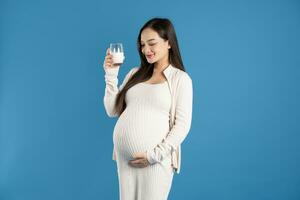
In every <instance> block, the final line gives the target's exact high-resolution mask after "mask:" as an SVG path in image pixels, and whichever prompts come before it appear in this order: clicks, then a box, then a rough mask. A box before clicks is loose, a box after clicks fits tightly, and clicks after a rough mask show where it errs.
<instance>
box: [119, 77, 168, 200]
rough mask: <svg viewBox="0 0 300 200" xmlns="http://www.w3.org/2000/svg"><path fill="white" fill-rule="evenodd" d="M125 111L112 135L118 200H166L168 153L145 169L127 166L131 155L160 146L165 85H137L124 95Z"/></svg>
mask: <svg viewBox="0 0 300 200" xmlns="http://www.w3.org/2000/svg"><path fill="white" fill-rule="evenodd" d="M125 98H126V105H127V107H126V109H125V111H124V112H123V113H122V114H121V116H120V117H119V119H118V121H117V123H116V125H115V128H114V133H113V142H114V146H115V150H116V158H117V159H116V160H117V167H118V178H119V189H120V199H121V200H166V199H167V197H168V194H169V191H170V189H171V184H172V179H173V168H172V166H171V152H170V153H169V154H168V155H167V156H166V157H165V158H164V159H163V160H162V162H159V163H155V164H152V165H149V166H148V167H145V168H136V167H132V166H130V165H129V164H128V161H129V160H132V159H133V155H134V154H135V153H138V152H146V151H147V150H149V149H153V148H154V147H155V146H156V145H157V144H159V143H161V142H162V141H163V139H164V138H165V137H166V135H167V134H168V132H169V119H170V116H169V114H170V107H171V95H170V92H169V89H168V84H167V82H163V83H159V84H149V83H139V84H137V85H135V86H133V87H132V88H130V89H129V90H128V91H127V93H126V97H125Z"/></svg>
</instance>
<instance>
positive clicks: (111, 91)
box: [103, 66, 136, 117]
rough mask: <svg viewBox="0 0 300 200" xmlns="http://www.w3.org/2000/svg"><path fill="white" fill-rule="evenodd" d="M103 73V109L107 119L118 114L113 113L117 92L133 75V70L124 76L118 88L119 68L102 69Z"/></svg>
mask: <svg viewBox="0 0 300 200" xmlns="http://www.w3.org/2000/svg"><path fill="white" fill-rule="evenodd" d="M103 68H104V71H105V75H104V78H105V93H104V98H103V103H104V108H105V111H106V113H107V115H108V116H109V117H117V116H118V114H117V113H116V112H115V101H116V99H117V95H118V93H119V91H121V90H122V88H123V87H124V86H125V84H126V83H127V82H128V80H129V78H130V77H131V75H132V74H133V71H134V69H136V67H135V68H132V69H131V70H130V71H129V72H128V73H127V74H126V76H125V78H124V80H123V82H122V84H121V85H120V87H119V88H118V73H119V69H120V66H117V67H113V68H110V67H103Z"/></svg>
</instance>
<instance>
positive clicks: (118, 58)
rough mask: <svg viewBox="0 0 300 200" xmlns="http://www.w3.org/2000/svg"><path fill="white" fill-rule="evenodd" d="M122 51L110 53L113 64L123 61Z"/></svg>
mask: <svg viewBox="0 0 300 200" xmlns="http://www.w3.org/2000/svg"><path fill="white" fill-rule="evenodd" d="M124 58H125V57H124V52H114V53H112V60H113V64H114V65H116V64H122V63H123V61H124Z"/></svg>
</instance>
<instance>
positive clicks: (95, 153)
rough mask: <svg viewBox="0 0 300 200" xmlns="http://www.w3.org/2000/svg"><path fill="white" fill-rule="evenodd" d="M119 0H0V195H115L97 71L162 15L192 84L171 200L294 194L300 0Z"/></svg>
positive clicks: (298, 157) (130, 61)
mask: <svg viewBox="0 0 300 200" xmlns="http://www.w3.org/2000/svg"><path fill="white" fill-rule="evenodd" d="M116 2H117V1H96V0H94V1H71V0H59V1H58V0H52V1H50V0H49V1H33V0H27V1H14V0H10V1H8V0H6V1H1V3H0V13H1V14H0V17H1V18H0V20H1V25H0V26H1V27H0V44H1V45H0V66H1V67H0V199H1V200H19V199H20V200H21V199H22V200H23V199H24V200H41V199H43V200H48V199H49V200H50V199H51V200H53V199H63V200H68V199H72V200H77V199H78V200H79V199H89V200H92V199H95V200H96V199H118V196H119V194H118V179H117V172H116V165H115V162H114V161H112V160H111V156H112V147H113V146H112V131H113V127H114V124H115V122H116V118H109V117H108V116H107V115H106V113H105V110H104V107H103V95H104V87H105V85H104V83H105V82H104V71H103V68H102V63H103V59H104V54H105V50H106V48H107V47H108V45H109V43H110V42H118V41H120V42H123V43H124V47H125V53H126V60H125V64H124V65H123V66H122V68H121V70H120V74H119V83H120V81H122V80H123V78H124V76H125V74H126V73H127V72H128V71H129V70H130V69H131V68H132V67H134V66H138V65H139V57H138V53H137V50H136V38H137V35H138V31H139V29H140V28H141V26H142V25H143V24H144V23H145V22H146V21H147V20H148V19H150V18H152V17H156V16H158V17H168V18H170V19H171V20H172V21H173V23H174V26H175V29H176V32H177V36H178V40H179V45H180V49H181V53H182V57H183V61H184V64H185V67H186V69H187V72H188V73H189V74H190V76H191V77H192V79H193V83H194V110H193V122H192V128H191V131H190V133H189V135H188V137H187V138H186V140H185V141H184V143H183V145H182V152H183V154H182V168H181V172H180V174H179V175H175V176H174V182H173V186H172V190H171V192H170V196H169V199H172V200H176V199H196V200H198V199H205V200H220V199H222V200H227V199H228V200H241V199H243V200H253V199H255V200H260V199H264V200H265V199H272V200H277V199H284V200H286V199H289V200H296V199H300V190H299V188H300V170H299V169H300V145H299V143H300V135H299V134H300V128H299V124H298V123H299V118H300V114H299V113H300V106H299V102H300V91H299V83H300V81H299V79H300V56H299V52H300V49H299V48H300V39H299V35H300V3H299V1H284V0H282V1H250V0H249V1H226V2H225V1H191V2H188V1H181V2H176V1H173V0H168V1H141V0H139V1H138V0H136V1H119V2H118V3H119V5H117V4H116Z"/></svg>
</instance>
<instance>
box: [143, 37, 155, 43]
mask: <svg viewBox="0 0 300 200" xmlns="http://www.w3.org/2000/svg"><path fill="white" fill-rule="evenodd" d="M152 40H155V39H153V38H152V39H149V40H147V42H149V41H152ZM141 42H143V40H142V41H141Z"/></svg>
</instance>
